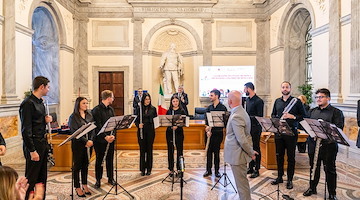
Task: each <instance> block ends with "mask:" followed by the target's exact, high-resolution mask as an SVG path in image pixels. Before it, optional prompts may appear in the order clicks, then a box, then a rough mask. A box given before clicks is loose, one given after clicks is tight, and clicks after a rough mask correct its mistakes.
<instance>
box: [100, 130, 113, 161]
mask: <svg viewBox="0 0 360 200" xmlns="http://www.w3.org/2000/svg"><path fill="white" fill-rule="evenodd" d="M113 132H114V131H112V132H111V133H113ZM110 135H112V134H110ZM109 148H110V143H107V145H106V149H105V154H104V158H103V160H102V162H101V167H103V166H104V162H105V160H106V156H107V154H108V151H109Z"/></svg>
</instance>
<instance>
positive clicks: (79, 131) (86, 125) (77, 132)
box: [58, 123, 96, 146]
mask: <svg viewBox="0 0 360 200" xmlns="http://www.w3.org/2000/svg"><path fill="white" fill-rule="evenodd" d="M89 126H91V123H87V124H84V125H82V126H81V127H80V128H79V129H78V130H76V131H75V132H74V133H73V134H71V135H70V136H69V137H68V138H66V140H64V141H63V142H62V143H60V144H59V145H58V146H62V145H63V144H65V143H66V142H68V141H70V140H71V139H73V138H74V137H76V136H77V135H78V134H80V133H81V132H83V131H84V130H85V129H86V128H88V127H89ZM95 127H96V126H95Z"/></svg>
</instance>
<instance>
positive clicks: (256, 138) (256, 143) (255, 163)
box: [249, 126, 262, 171]
mask: <svg viewBox="0 0 360 200" xmlns="http://www.w3.org/2000/svg"><path fill="white" fill-rule="evenodd" d="M261 131H262V128H261V126H260V127H259V126H251V130H250V133H251V138H252V142H253V150H254V151H256V152H258V153H259V155H256V159H255V160H251V162H250V163H249V169H253V170H254V168H255V170H256V171H259V169H260V164H261V152H260V136H261Z"/></svg>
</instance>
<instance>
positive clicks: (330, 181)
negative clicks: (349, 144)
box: [303, 88, 344, 200]
mask: <svg viewBox="0 0 360 200" xmlns="http://www.w3.org/2000/svg"><path fill="white" fill-rule="evenodd" d="M315 94H316V96H315V99H316V104H317V105H318V106H317V107H315V108H313V109H311V110H310V118H312V119H322V120H324V121H327V122H330V123H332V124H335V125H336V126H337V127H338V128H340V129H343V128H344V115H343V113H342V111H341V110H339V109H337V108H335V107H333V106H332V105H330V91H329V90H328V89H326V88H322V89H318V90H317V91H316V92H315ZM307 142H308V145H309V146H308V155H309V161H310V167H311V169H310V177H311V171H312V168H313V167H314V166H313V164H314V156H315V146H316V142H315V140H314V139H313V138H310V137H309V138H308V140H307ZM337 153H338V144H337V143H336V142H334V141H329V140H326V139H323V140H322V141H321V146H320V149H319V155H318V160H317V163H316V169H315V176H314V180H313V181H310V187H309V189H308V190H306V192H304V194H303V195H304V196H311V195H312V194H317V191H316V186H317V185H318V183H319V179H320V168H321V161H322V162H323V163H324V170H325V175H326V182H327V187H328V191H329V199H330V200H335V199H337V198H336V166H335V162H336V156H337Z"/></svg>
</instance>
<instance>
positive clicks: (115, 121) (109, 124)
mask: <svg viewBox="0 0 360 200" xmlns="http://www.w3.org/2000/svg"><path fill="white" fill-rule="evenodd" d="M136 117H137V116H136V115H122V116H115V117H110V118H109V119H108V120H107V121H106V122H105V124H104V125H103V127H102V128H101V129H100V131H99V133H98V135H99V134H101V133H104V132H109V131H113V130H121V129H127V128H131V126H132V125H133V124H134V122H135V120H136Z"/></svg>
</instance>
